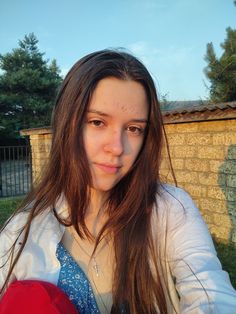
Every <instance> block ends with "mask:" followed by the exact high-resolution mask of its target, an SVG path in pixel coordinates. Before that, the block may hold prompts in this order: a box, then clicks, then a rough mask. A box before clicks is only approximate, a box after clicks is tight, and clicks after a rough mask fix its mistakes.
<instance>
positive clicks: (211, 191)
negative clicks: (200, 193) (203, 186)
mask: <svg viewBox="0 0 236 314" xmlns="http://www.w3.org/2000/svg"><path fill="white" fill-rule="evenodd" d="M207 197H209V198H212V199H216V200H223V201H224V200H226V197H225V194H224V192H223V191H222V189H221V188H220V187H216V186H209V187H208V188H207Z"/></svg>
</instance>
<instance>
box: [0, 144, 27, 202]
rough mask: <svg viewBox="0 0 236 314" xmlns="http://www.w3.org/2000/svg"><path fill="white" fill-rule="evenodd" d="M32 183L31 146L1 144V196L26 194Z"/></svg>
mask: <svg viewBox="0 0 236 314" xmlns="http://www.w3.org/2000/svg"><path fill="white" fill-rule="evenodd" d="M31 183H32V167H31V151H30V146H0V197H7V196H17V195H23V194H26V193H27V192H28V191H29V190H30V188H31Z"/></svg>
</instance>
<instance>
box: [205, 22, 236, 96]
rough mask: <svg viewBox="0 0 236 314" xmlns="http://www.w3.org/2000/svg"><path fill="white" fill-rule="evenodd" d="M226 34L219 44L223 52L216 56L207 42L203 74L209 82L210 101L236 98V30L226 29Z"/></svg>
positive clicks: (211, 45)
mask: <svg viewBox="0 0 236 314" xmlns="http://www.w3.org/2000/svg"><path fill="white" fill-rule="evenodd" d="M226 32H227V36H226V39H225V41H224V42H223V43H222V44H221V47H222V49H223V53H222V55H221V57H220V58H217V57H216V54H215V51H214V47H213V44H212V43H208V44H207V53H206V56H205V60H206V62H207V63H208V65H207V67H206V68H205V74H206V76H207V78H208V79H209V80H210V82H211V86H210V97H211V100H212V102H227V101H234V100H236V30H233V29H231V28H230V27H229V28H227V29H226Z"/></svg>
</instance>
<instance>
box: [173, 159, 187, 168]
mask: <svg viewBox="0 0 236 314" xmlns="http://www.w3.org/2000/svg"><path fill="white" fill-rule="evenodd" d="M171 161H172V166H173V169H174V170H182V169H183V168H184V160H183V159H180V158H172V159H171Z"/></svg>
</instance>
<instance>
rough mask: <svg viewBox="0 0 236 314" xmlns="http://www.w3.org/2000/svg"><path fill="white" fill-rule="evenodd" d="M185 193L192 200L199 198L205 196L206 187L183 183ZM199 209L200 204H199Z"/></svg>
mask: <svg viewBox="0 0 236 314" xmlns="http://www.w3.org/2000/svg"><path fill="white" fill-rule="evenodd" d="M184 187H185V189H186V191H187V192H188V193H189V194H190V195H191V196H192V197H193V198H194V199H196V198H201V197H205V196H206V191H207V189H206V187H204V186H201V185H198V184H191V183H185V185H184ZM199 207H200V203H199Z"/></svg>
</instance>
